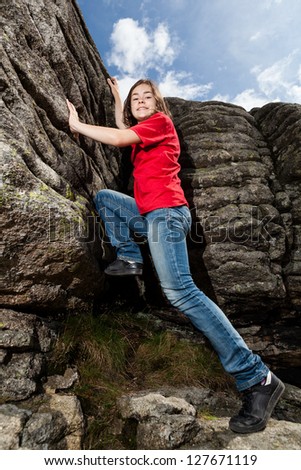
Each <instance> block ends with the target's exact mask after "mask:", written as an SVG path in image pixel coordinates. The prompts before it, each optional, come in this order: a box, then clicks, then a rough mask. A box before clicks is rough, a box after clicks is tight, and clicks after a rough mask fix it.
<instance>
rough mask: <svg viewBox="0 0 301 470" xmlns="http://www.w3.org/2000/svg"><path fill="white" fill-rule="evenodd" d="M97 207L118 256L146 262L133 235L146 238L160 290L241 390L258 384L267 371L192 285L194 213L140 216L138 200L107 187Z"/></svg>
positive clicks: (172, 210) (176, 210)
mask: <svg viewBox="0 0 301 470" xmlns="http://www.w3.org/2000/svg"><path fill="white" fill-rule="evenodd" d="M95 204H96V209H97V211H98V213H99V215H100V217H101V219H102V220H103V222H104V224H105V230H106V234H107V236H108V237H109V240H110V242H111V244H112V245H113V246H114V247H115V248H116V253H117V258H120V259H124V260H130V261H136V262H139V263H143V258H142V255H141V252H140V248H139V244H138V243H136V242H135V241H134V240H133V234H134V233H136V234H138V235H140V236H144V237H146V238H147V241H148V245H149V249H150V253H151V256H152V259H153V264H154V266H155V269H156V272H157V275H158V278H159V281H160V284H161V287H162V290H163V292H164V293H165V295H166V297H167V299H168V300H169V301H170V303H171V304H172V305H173V306H174V307H176V308H177V309H178V310H180V311H181V312H182V313H184V314H185V315H186V316H187V317H188V318H189V319H190V320H191V322H192V323H193V325H194V326H195V327H196V328H197V329H198V330H200V331H201V332H202V333H203V334H204V335H205V336H206V337H207V338H208V339H209V341H210V342H211V344H212V346H213V348H214V349H215V351H216V353H217V354H218V356H219V359H220V361H221V363H222V365H223V367H224V369H225V370H226V371H227V372H228V373H229V374H231V375H232V376H233V377H234V378H235V381H236V387H237V389H238V390H239V391H242V390H245V389H247V388H249V387H251V386H252V385H255V384H257V383H259V382H260V381H261V380H262V379H263V378H265V377H266V376H267V374H268V371H269V369H268V368H267V366H266V365H265V364H264V363H263V362H262V360H261V358H260V357H259V356H258V355H257V354H254V353H253V352H252V351H251V350H250V349H249V348H248V347H247V345H246V343H245V342H244V340H243V339H242V337H241V336H240V335H239V334H238V332H237V331H236V330H235V328H234V327H233V326H232V324H231V323H230V321H229V320H228V318H227V317H226V315H225V314H224V313H223V312H222V310H221V309H220V308H219V307H218V306H217V305H216V304H215V303H214V302H213V301H212V300H210V299H209V298H208V297H207V296H206V295H205V294H204V293H203V292H202V291H201V290H200V289H198V287H197V286H196V285H195V284H194V282H193V279H192V277H191V273H190V267H189V260H188V252H187V245H186V236H187V234H188V232H189V230H190V227H191V214H190V211H189V209H188V207H186V206H179V207H170V208H164V209H157V210H154V211H151V212H148V213H147V214H145V215H143V216H142V215H140V214H139V212H138V208H137V205H136V202H135V200H134V199H133V198H132V197H130V196H127V195H125V194H122V193H119V192H117V191H112V190H109V189H104V190H102V191H100V192H99V193H98V194H97V195H96V197H95Z"/></svg>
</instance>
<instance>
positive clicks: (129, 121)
mask: <svg viewBox="0 0 301 470" xmlns="http://www.w3.org/2000/svg"><path fill="white" fill-rule="evenodd" d="M139 85H149V86H150V88H151V90H152V93H153V95H154V98H155V101H156V112H159V111H160V112H162V113H164V114H166V115H167V116H169V117H170V118H171V113H170V111H169V109H168V106H167V103H166V101H165V100H164V98H163V96H162V95H161V93H160V91H159V88H158V87H157V85H156V84H155V83H154V82H153V81H152V80H149V79H141V80H138V82H136V83H134V85H133V86H132V88H131V89H130V91H129V93H128V96H127V98H126V99H125V102H124V108H123V122H124V124H125V125H126V126H129V127H131V126H134V125H135V124H137V122H138V121H137V119H135V118H134V116H133V115H132V111H131V98H132V93H133V91H134V89H135V88H136V87H137V86H139Z"/></svg>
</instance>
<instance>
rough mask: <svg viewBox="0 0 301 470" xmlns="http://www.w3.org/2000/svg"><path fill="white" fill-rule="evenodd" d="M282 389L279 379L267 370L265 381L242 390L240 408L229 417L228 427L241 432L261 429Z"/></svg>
mask: <svg viewBox="0 0 301 470" xmlns="http://www.w3.org/2000/svg"><path fill="white" fill-rule="evenodd" d="M284 389H285V387H284V384H283V383H282V382H281V380H280V379H278V377H276V375H274V374H273V373H272V372H269V373H268V375H267V377H266V380H265V383H263V384H262V383H259V384H257V385H254V386H253V387H251V388H248V389H247V390H244V391H243V392H242V393H243V397H242V408H241V410H240V411H239V413H238V415H236V416H233V418H231V419H230V422H229V428H230V429H231V430H232V431H234V432H239V433H242V434H246V433H251V432H258V431H262V430H263V429H264V428H265V427H266V425H267V422H268V420H269V418H270V416H271V414H272V412H273V409H274V408H275V406H276V404H277V402H278V400H279V398H280V397H281V395H282V393H283V392H284Z"/></svg>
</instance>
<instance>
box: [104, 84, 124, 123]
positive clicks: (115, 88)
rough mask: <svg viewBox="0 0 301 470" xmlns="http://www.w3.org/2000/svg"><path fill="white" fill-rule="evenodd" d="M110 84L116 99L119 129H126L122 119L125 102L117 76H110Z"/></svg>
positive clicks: (116, 115) (116, 116) (116, 118)
mask: <svg viewBox="0 0 301 470" xmlns="http://www.w3.org/2000/svg"><path fill="white" fill-rule="evenodd" d="M107 82H108V84H109V85H110V88H111V92H112V95H113V97H114V101H115V122H116V126H117V127H118V129H126V126H125V124H124V122H123V120H122V117H123V103H122V100H121V97H120V93H119V87H118V83H117V80H116V78H113V77H112V78H108V79H107Z"/></svg>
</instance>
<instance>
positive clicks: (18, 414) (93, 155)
mask: <svg viewBox="0 0 301 470" xmlns="http://www.w3.org/2000/svg"><path fill="white" fill-rule="evenodd" d="M2 49H3V50H2V57H3V60H2V62H3V74H2V78H1V91H2V107H1V110H2V115H3V134H2V136H3V137H2V140H1V159H2V161H1V163H2V167H3V178H2V181H1V184H2V187H1V189H2V213H3V224H2V225H3V229H2V233H3V244H2V267H3V268H2V270H3V272H2V274H3V276H2V278H3V285H2V289H1V306H2V307H3V310H2V311H1V334H2V336H1V340H0V347H1V349H0V353H1V354H0V359H1V367H2V369H1V370H2V372H1V374H2V381H1V385H2V401H3V402H5V403H6V404H5V405H3V406H4V407H5V409H3V410H2V412H3V416H4V422H5V423H6V422H7V423H8V425H9V423H13V424H12V428H13V429H15V425H16V427H17V429H19V431H18V433H17V437H16V436H15V438H14V437H12V440H11V441H9V442H6V443H4V444H3V445H4V448H5V446H7V448H16V447H15V446H16V445H17V444H16V442H18V439H19V438H20V435H21V434H22V436H23V437H22V439H23V441H24V448H26V446H28V447H32V448H72V446H75V447H76V446H79V445H80V444H79V441H80V436H81V432H82V429H81V424H80V423H81V415H80V409H79V408H77V406H78V404H77V403H76V400H75V401H72V400H73V398H72V399H70V400H71V401H70V409H71V410H77V411H76V412H75V411H74V413H75V415H76V416H77V418H76V420H75V421H76V422H75V423H73V422H72V420H71V423H70V426H69V424H68V425H67V424H66V423H67V422H68V418H67V417H66V416H65V415H64V416H63V417H62V415H61V414H60V412H56V411H55V412H54V414H53V415H52V414H51V413H50V412H49V410H48V411H47V410H45V409H42V408H40V407H39V406H38V405H37V404H36V405H35V411H28V410H23V409H22V408H18V409H19V411H16V410H15V408H14V406H15V405H14V404H13V405H11V403H18V402H20V401H22V400H28V399H31V397H32V396H34V395H38V394H39V392H40V390H41V387H42V385H43V384H44V383H45V382H46V378H45V374H46V372H45V361H46V359H45V358H46V356H47V352H48V351H49V348H51V345H52V342H53V340H54V339H55V333H54V331H53V329H52V328H50V327H49V325H48V319H49V317H50V316H52V315H53V314H56V315H57V314H61V316H60V319H62V320H63V318H64V314H66V312H69V311H75V312H84V311H85V310H91V308H92V307H93V306H94V304H95V303H99V302H101V301H102V296H103V295H104V294H105V293H106V291H107V284H106V283H105V281H104V276H103V264H102V263H103V261H102V259H103V257H104V255H108V254H109V255H111V251H110V249H109V248H108V245H107V244H106V243H105V240H104V237H103V230H102V226H101V224H100V223H99V220H98V219H97V217H96V214H95V209H94V205H93V198H94V196H95V194H96V193H97V191H99V190H100V189H102V188H111V189H117V190H121V191H126V190H127V188H128V187H130V186H129V185H128V173H129V166H128V164H127V163H126V164H124V163H123V162H124V161H125V162H127V158H126V156H127V152H126V151H125V152H121V151H119V150H118V149H115V148H112V147H110V146H102V145H101V144H97V143H95V142H93V141H91V140H89V139H85V138H82V137H80V138H79V139H76V138H74V137H73V136H72V135H71V133H70V132H69V129H68V124H67V116H68V112H67V106H66V101H65V98H68V99H70V101H72V102H73V103H74V105H75V106H76V108H77V109H78V111H79V115H80V117H81V119H82V120H85V121H87V122H89V123H95V124H100V125H105V126H113V125H114V116H113V100H112V96H111V93H110V90H109V87H108V85H107V83H106V78H107V76H108V73H107V71H106V70H105V67H104V65H103V64H102V61H101V58H100V57H99V54H98V52H97V50H96V47H95V45H94V43H93V41H92V39H91V37H90V35H89V32H88V31H87V28H86V26H85V23H84V21H83V18H82V15H81V13H80V10H79V8H78V6H77V4H76V2H75V1H72V0H47V1H46V0H11V1H10V2H9V7H7V8H5V11H4V25H3V41H2ZM169 104H170V108H171V111H172V113H173V115H174V121H175V124H176V127H177V130H178V133H179V136H180V140H181V145H182V155H181V163H182V172H181V178H182V180H183V186H184V189H185V193H186V195H187V198H188V200H189V202H190V205H191V210H192V214H193V220H194V224H193V230H192V233H191V236H190V237H189V240H188V247H189V253H190V258H191V268H192V272H193V276H194V278H195V280H196V282H197V284H198V285H199V286H200V287H201V288H202V289H203V290H204V291H206V292H207V293H208V295H210V296H211V297H212V298H213V299H215V300H216V301H217V302H218V303H219V305H220V306H221V307H222V308H223V309H224V310H225V312H226V313H227V314H228V315H229V316H230V318H231V320H232V321H233V322H234V324H235V325H236V326H237V328H238V329H239V330H240V331H241V332H242V333H243V335H244V338H245V339H246V341H247V343H248V344H249V345H250V347H252V348H253V349H254V350H255V351H257V352H259V353H260V354H261V355H262V356H263V358H264V359H265V360H266V361H267V362H268V363H269V364H270V365H272V366H273V367H274V368H276V369H282V377H283V378H284V379H287V381H289V382H291V383H295V384H297V383H298V384H299V385H300V374H299V375H298V374H297V371H298V370H300V368H301V354H300V315H299V312H300V306H301V304H300V302H301V301H300V291H301V287H300V286H301V282H300V277H301V254H300V243H301V242H300V240H301V228H300V227H301V212H300V207H301V201H300V173H301V106H300V104H289V103H271V104H269V105H266V106H264V107H263V108H261V109H254V110H252V112H250V113H248V112H246V111H245V110H244V109H242V108H240V107H237V106H234V105H231V104H225V103H220V102H207V103H206V102H205V103H201V102H188V101H184V100H180V99H177V98H170V99H169ZM122 157H124V158H122ZM149 275H150V273H149V272H146V273H145V277H144V280H143V282H144V287H143V288H142V289H140V290H142V291H143V292H144V294H145V298H146V299H147V301H148V302H153V300H152V296H153V293H154V292H155V291H156V289H155V285H154V282H153V281H152V282H150V281H149ZM126 286H127V287H129V289H128V290H129V291H130V295H129V297H130V298H131V299H134V298H135V293H134V292H135V291H134V289H136V291H137V286H133V285H130V284H126ZM119 288H120V290H122V287H121V286H119V285H118V284H116V285H115V289H117V290H118V289H119ZM131 289H133V291H131ZM163 316H164V315H163ZM175 318H176V320H175V321H177V317H176V316H175ZM181 322H182V323H183V318H182V319H180V320H179V323H181ZM298 377H299V382H298ZM56 380H57V378H53V379H52V381H53V382H56ZM64 380H67V379H66V378H65V379H64ZM67 381H68V380H67ZM50 382H51V381H50ZM50 382H49V384H50ZM49 386H50V385H49ZM47 393H48V392H45V394H46V395H47ZM48 398H49V397H48ZM48 398H47V400H48ZM47 400H46V401H47ZM54 401H56V405H55V406H60V405H59V399H58V398H57V397H56V398H55V399H52V401H51V400H50V398H49V402H50V403H51V405H50V408H51V407H54V405H53V403H54ZM71 402H72V403H71ZM7 406H8V408H7ZM164 406H165V405H164ZM62 407H65V405H64V404H62ZM54 408H55V407H54ZM47 413H48V414H47ZM49 413H50V415H49ZM70 413H71V414H72V413H73V411H70ZM41 414H42V415H43V416H41ZM7 417H9V419H8V418H7ZM168 419H169V418H168ZM14 420H15V421H14ZM182 421H183V420H182ZM42 422H44V423H46V424H45V426H46V427H47V426H48V429H50V431H49V432H50V435H49V436H48V438H47V442H46V441H45V442H38V441H37V439H38V431H37V429H39V426H40V424H39V423H42ZM50 422H51V423H52V424H51V426H50V425H48V424H49V423H50ZM14 423H15V424H14ZM16 423H17V424H16ZM47 423H48V424H47ZM29 424H30V429H31V430H32V434H31V435H30V432H29V429H27V428H26V426H27V425H29ZM144 424H145V423H144ZM144 424H143V426H144ZM49 426H50V427H49ZM158 426H159V425H158ZM181 426H182V428H181V429H188V430H189V432H190V437H191V438H194V437H196V436H197V435H198V432H197V430H198V429H199V427H200V424H199V423H197V422H196V421H195V418H193V417H192V415H191V414H189V413H186V414H185V417H184V421H183V423H182V424H181ZM176 427H177V426H176ZM158 429H159V428H158ZM73 430H75V431H74V432H75V434H74V435H73V434H72V433H73ZM144 431H145V436H147V425H145V426H144ZM70 435H71V436H72V437H71V438H69V437H68V436H70ZM35 436H36V437H35ZM61 436H63V437H62V439H61ZM36 438H37V439H36ZM14 439H15V440H14ZM60 439H61V440H60ZM143 439H144V438H143V436H142V437H141V442H142V443H143V442H145V441H143ZM175 439H178V442H180V441H181V439H182V438H181V435H180V434H179V433H178V434H177V433H176V434H175ZM70 442H73V444H72V443H70ZM74 442H76V443H77V444H74ZM181 442H182V441H181ZM141 445H143V444H141ZM161 445H163V444H162V443H161V444H160V446H161ZM179 445H180V444H179ZM181 445H182V444H181ZM43 446H44V447H43ZM47 446H48V447H47ZM64 446H65V447H64Z"/></svg>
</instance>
